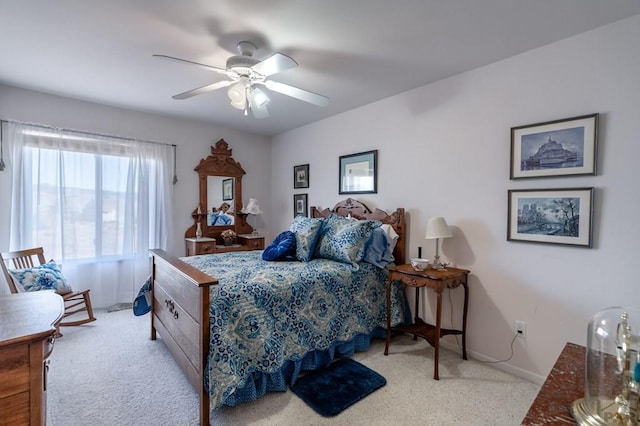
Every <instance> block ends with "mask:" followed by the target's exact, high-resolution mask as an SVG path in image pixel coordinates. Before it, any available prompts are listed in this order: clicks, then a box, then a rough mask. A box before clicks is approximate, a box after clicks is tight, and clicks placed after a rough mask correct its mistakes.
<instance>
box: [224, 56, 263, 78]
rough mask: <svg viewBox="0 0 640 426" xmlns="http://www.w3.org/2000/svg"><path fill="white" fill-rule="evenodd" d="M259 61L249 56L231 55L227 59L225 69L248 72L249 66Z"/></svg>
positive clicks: (242, 72) (240, 72)
mask: <svg viewBox="0 0 640 426" xmlns="http://www.w3.org/2000/svg"><path fill="white" fill-rule="evenodd" d="M258 62H260V61H259V60H257V59H255V58H252V57H250V56H240V55H237V56H232V57H230V58H229V59H227V69H228V70H234V71H236V72H238V73H239V74H248V72H249V68H251V67H252V66H254V65H255V64H257V63H258Z"/></svg>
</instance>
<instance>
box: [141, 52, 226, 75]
mask: <svg viewBox="0 0 640 426" xmlns="http://www.w3.org/2000/svg"><path fill="white" fill-rule="evenodd" d="M152 56H153V57H154V58H158V59H168V60H170V61H178V62H182V63H185V64H189V65H195V66H197V67H201V68H204V69H206V70H209V71H213V72H217V73H218V74H224V75H227V70H226V69H224V68H218V67H214V66H211V65H205V64H201V63H199V62H193V61H188V60H186V59H180V58H174V57H173V56H167V55H152Z"/></svg>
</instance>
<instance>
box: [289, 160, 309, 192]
mask: <svg viewBox="0 0 640 426" xmlns="http://www.w3.org/2000/svg"><path fill="white" fill-rule="evenodd" d="M308 187H309V165H308V164H302V165H300V166H293V188H294V189H296V188H308Z"/></svg>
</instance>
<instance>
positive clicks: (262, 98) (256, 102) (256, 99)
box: [249, 87, 269, 108]
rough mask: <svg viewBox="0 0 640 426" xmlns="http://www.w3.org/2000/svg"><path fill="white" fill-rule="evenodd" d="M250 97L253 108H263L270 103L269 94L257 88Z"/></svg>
mask: <svg viewBox="0 0 640 426" xmlns="http://www.w3.org/2000/svg"><path fill="white" fill-rule="evenodd" d="M249 97H250V101H251V106H252V107H253V108H262V107H264V106H266V105H267V104H268V103H269V97H268V96H267V94H266V93H264V92H263V91H262V90H260V89H259V88H257V87H254V88H253V89H252V90H251V94H250V95H249Z"/></svg>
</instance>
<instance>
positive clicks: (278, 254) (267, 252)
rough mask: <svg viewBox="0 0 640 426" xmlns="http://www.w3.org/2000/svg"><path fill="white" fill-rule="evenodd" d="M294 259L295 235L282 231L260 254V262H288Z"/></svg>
mask: <svg viewBox="0 0 640 426" xmlns="http://www.w3.org/2000/svg"><path fill="white" fill-rule="evenodd" d="M295 258H296V234H294V233H293V232H291V231H284V232H282V233H281V234H280V235H278V236H277V237H276V239H275V240H273V241H272V242H271V244H269V247H267V248H266V249H264V251H263V252H262V260H288V259H295Z"/></svg>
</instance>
